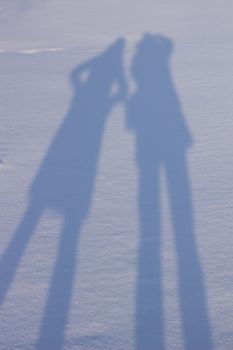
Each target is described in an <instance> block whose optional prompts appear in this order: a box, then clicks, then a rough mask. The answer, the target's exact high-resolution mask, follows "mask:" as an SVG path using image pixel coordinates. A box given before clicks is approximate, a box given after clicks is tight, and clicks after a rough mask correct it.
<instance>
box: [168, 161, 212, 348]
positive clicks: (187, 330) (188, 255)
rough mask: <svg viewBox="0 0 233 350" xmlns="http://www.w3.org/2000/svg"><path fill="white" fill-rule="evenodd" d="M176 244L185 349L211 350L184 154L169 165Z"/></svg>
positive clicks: (204, 294) (169, 184)
mask: <svg viewBox="0 0 233 350" xmlns="http://www.w3.org/2000/svg"><path fill="white" fill-rule="evenodd" d="M166 168H167V179H168V186H169V192H170V200H171V208H172V218H173V226H174V232H175V244H176V250H177V258H178V274H179V299H180V307H181V316H182V324H183V331H184V340H185V349H186V350H197V349H198V350H211V349H212V348H213V347H212V341H211V332H210V326H209V320H208V311H207V300H206V292H205V286H204V278H203V273H202V270H201V264H200V260H199V257H198V251H197V247H196V242H195V237H194V223H193V209H192V203H191V202H192V198H191V190H190V184H189V178H188V172H187V165H186V161H185V157H184V155H182V154H181V155H178V156H177V157H175V156H174V157H173V159H171V160H170V161H169V163H168V164H167V167H166Z"/></svg>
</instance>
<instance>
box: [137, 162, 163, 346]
mask: <svg viewBox="0 0 233 350" xmlns="http://www.w3.org/2000/svg"><path fill="white" fill-rule="evenodd" d="M139 186H140V188H139V211H140V213H139V215H140V241H139V261H138V277H137V300H136V303H137V305H136V339H137V344H136V349H137V350H145V349H146V350H163V349H164V339H163V337H164V334H163V333H164V330H163V328H164V325H163V314H162V304H163V303H162V288H161V267H160V264H161V263H160V208H159V169H158V166H157V167H156V166H155V167H153V166H151V165H149V166H148V167H144V166H143V167H142V169H140V184H139Z"/></svg>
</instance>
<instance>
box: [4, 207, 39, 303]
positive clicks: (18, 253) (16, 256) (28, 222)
mask: <svg viewBox="0 0 233 350" xmlns="http://www.w3.org/2000/svg"><path fill="white" fill-rule="evenodd" d="M42 212H43V207H42V206H41V205H38V204H35V203H31V204H30V205H29V207H28V210H27V211H26V213H25V215H24V217H23V219H22V221H21V223H20V224H19V226H18V228H17V230H16V232H15V234H14V236H13V238H12V240H11V242H10V244H9V246H8V247H7V249H6V251H5V252H4V253H3V255H2V256H1V258H0V280H1V286H0V305H2V303H3V301H4V298H5V295H6V293H7V290H8V288H9V287H10V284H11V282H12V280H13V279H14V276H15V273H16V269H17V267H18V265H19V263H20V259H21V258H22V256H23V254H24V251H25V249H26V247H27V245H28V243H29V240H30V238H31V236H32V234H33V231H34V230H35V227H36V225H37V223H38V221H39V219H40V216H41V215H42Z"/></svg>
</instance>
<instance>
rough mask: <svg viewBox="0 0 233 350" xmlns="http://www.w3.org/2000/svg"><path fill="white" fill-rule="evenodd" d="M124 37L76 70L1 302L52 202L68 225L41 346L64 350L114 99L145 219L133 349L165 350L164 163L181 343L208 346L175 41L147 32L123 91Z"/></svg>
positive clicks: (13, 247) (13, 250) (12, 252)
mask: <svg viewBox="0 0 233 350" xmlns="http://www.w3.org/2000/svg"><path fill="white" fill-rule="evenodd" d="M124 45H125V42H124V39H118V40H117V41H115V42H114V43H113V44H112V45H111V46H109V47H108V48H107V49H106V50H105V51H104V52H103V53H101V54H99V55H98V56H96V57H94V58H93V59H90V60H89V61H87V62H85V63H83V64H81V65H80V66H78V67H76V68H75V69H74V70H73V71H72V73H71V76H70V80H71V83H72V85H73V88H74V96H73V99H72V101H71V104H70V109H69V111H68V113H67V115H66V116H65V118H64V121H63V123H62V124H61V126H60V128H59V130H58V132H57V133H56V135H55V137H54V139H53V141H52V143H51V145H50V147H49V149H48V151H47V154H46V156H45V158H44V160H43V161H42V163H41V166H40V168H39V170H38V172H37V174H36V176H35V179H34V180H33V183H32V185H31V188H30V201H29V205H28V209H27V211H26V213H25V214H24V216H23V218H22V220H21V222H20V224H19V226H18V228H17V229H16V232H15V233H14V235H13V238H12V239H11V241H10V243H9V245H8V247H7V249H6V250H5V252H4V253H3V255H2V257H1V259H0V273H1V286H0V302H1V303H3V301H4V297H5V295H6V293H7V290H8V288H9V286H10V284H11V282H12V281H13V278H14V276H15V274H16V270H17V267H18V265H19V263H20V260H21V258H22V256H23V254H24V251H25V249H26V247H27V245H28V243H29V240H30V239H31V237H32V234H33V232H34V231H35V228H36V225H37V224H38V222H39V220H40V218H41V216H42V215H43V213H44V211H45V210H46V209H47V208H53V209H54V210H56V211H58V212H59V213H60V215H62V216H63V218H64V222H63V227H62V229H61V236H60V241H59V245H58V251H57V255H56V261H55V265H54V270H53V272H52V277H51V283H50V286H49V291H48V296H47V301H46V305H45V312H44V315H43V319H42V323H41V328H40V335H39V340H38V343H37V345H36V348H37V350H48V349H49V350H52V349H56V350H60V349H62V348H63V347H64V344H65V329H66V325H67V321H68V315H69V310H70V304H71V296H72V289H73V284H74V278H75V271H76V259H77V251H78V239H79V236H80V232H81V229H82V226H83V224H84V222H85V219H86V218H87V215H88V213H89V210H90V205H91V201H92V196H93V192H94V185H95V178H96V173H97V168H98V158H99V155H100V149H101V142H102V137H103V131H104V128H105V124H106V121H107V119H108V117H109V115H110V113H111V111H112V109H113V108H114V107H115V105H116V104H118V103H124V105H125V106H126V108H125V110H126V120H127V122H126V124H127V128H129V129H130V130H131V131H132V132H134V134H135V140H136V151H135V154H136V162H137V168H138V174H139V176H138V178H139V184H138V216H139V222H140V235H139V248H138V272H137V282H136V301H135V304H136V306H135V307H136V311H135V323H136V330H135V333H136V336H135V337H136V349H137V350H152V349H153V350H163V349H165V341H164V315H163V293H162V285H161V279H162V272H161V261H160V260H161V259H160V241H161V227H160V221H161V214H160V211H161V210H160V187H161V186H160V177H159V174H160V169H161V167H163V168H164V170H165V174H166V180H167V187H168V192H169V198H170V206H171V214H172V224H173V231H174V237H175V247H176V253H177V269H178V291H179V304H180V314H181V321H182V330H183V337H184V346H185V349H187V350H197V349H198V350H210V349H212V340H211V331H210V325H209V320H208V310H207V300H206V291H205V286H204V279H203V273H202V269H201V264H200V259H199V257H198V251H197V246H196V242H195V235H194V220H193V209H192V193H191V188H190V183H189V182H190V181H189V175H188V162H187V151H188V149H189V147H190V146H191V144H192V137H191V134H190V132H189V130H188V128H187V126H186V124H185V120H184V116H183V112H182V110H181V106H180V103H179V100H178V98H177V95H176V91H175V87H174V83H173V79H172V75H171V72H170V57H171V53H172V49H173V43H172V41H171V40H170V39H169V38H166V37H163V36H160V35H152V34H145V35H144V36H143V38H142V39H141V40H140V42H139V43H138V44H137V47H136V53H135V55H134V57H133V60H132V64H131V74H132V76H133V79H134V80H135V82H136V89H135V91H134V92H133V94H132V95H131V96H129V97H127V83H126V79H125V75H124V69H123V52H124Z"/></svg>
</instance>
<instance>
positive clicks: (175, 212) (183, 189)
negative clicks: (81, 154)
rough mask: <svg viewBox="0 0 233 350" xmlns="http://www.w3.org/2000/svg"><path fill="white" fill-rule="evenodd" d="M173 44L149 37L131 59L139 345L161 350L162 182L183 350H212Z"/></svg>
mask: <svg viewBox="0 0 233 350" xmlns="http://www.w3.org/2000/svg"><path fill="white" fill-rule="evenodd" d="M172 46H173V45H172V41H171V40H169V39H168V38H165V37H163V36H156V35H151V34H146V35H144V37H143V39H142V40H141V41H140V42H139V44H138V46H137V51H136V54H135V56H134V59H133V62H132V68H131V69H132V75H133V78H134V79H135V81H136V84H137V89H136V91H135V93H134V94H133V95H132V96H131V98H130V99H129V101H128V107H127V110H128V114H127V126H128V128H130V129H132V130H134V132H135V135H136V149H137V164H138V171H139V194H138V201H139V218H140V243H139V257H138V259H139V260H138V276H137V292H136V295H137V296H136V344H137V345H136V348H137V350H145V349H146V350H152V349H153V350H162V349H165V344H164V320H163V295H162V286H161V278H162V276H161V261H160V241H161V237H160V236H161V233H160V231H161V227H160V225H161V224H160V221H161V219H160V216H161V213H160V178H159V173H160V169H161V167H163V168H164V171H165V174H166V180H167V186H168V192H169V197H170V207H171V213H172V223H173V230H174V235H175V246H176V253H177V254H176V255H177V260H178V261H177V267H178V284H179V303H180V310H181V318H182V328H183V336H184V343H185V349H186V350H197V349H198V350H210V349H211V348H212V345H211V335H210V327H209V322H208V314H207V302H206V296H205V287H204V282H203V274H202V270H201V266H200V261H199V258H198V252H197V247H196V243H195V236H194V222H193V209H192V194H191V189H190V184H189V175H188V169H187V150H188V148H189V147H190V145H191V144H192V137H191V135H190V133H189V131H188V129H187V126H186V125H185V121H184V118H183V115H182V111H181V107H180V104H179V101H178V99H177V96H176V92H175V88H174V85H173V82H172V77H171V73H170V68H169V58H170V55H171V52H172Z"/></svg>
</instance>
